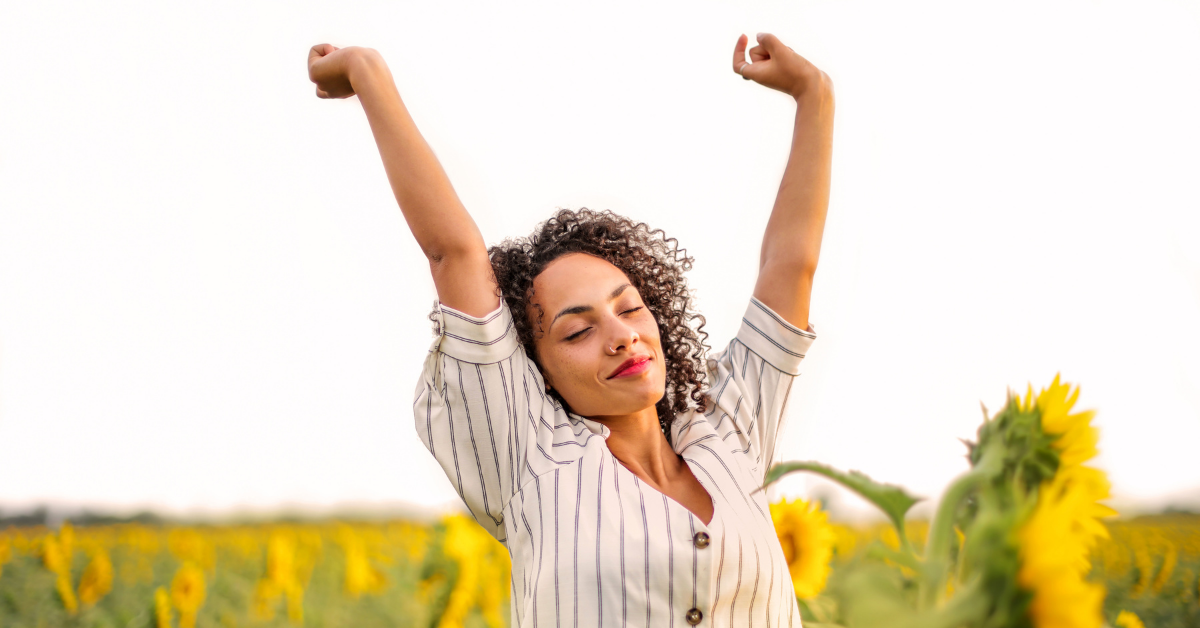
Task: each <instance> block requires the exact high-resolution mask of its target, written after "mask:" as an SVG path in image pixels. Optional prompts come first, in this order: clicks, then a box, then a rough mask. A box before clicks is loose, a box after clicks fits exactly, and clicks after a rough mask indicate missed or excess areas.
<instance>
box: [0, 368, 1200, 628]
mask: <svg viewBox="0 0 1200 628" xmlns="http://www.w3.org/2000/svg"><path fill="white" fill-rule="evenodd" d="M1077 394H1078V389H1076V390H1075V391H1074V393H1072V392H1071V391H1070V388H1069V387H1068V386H1066V385H1063V384H1060V383H1059V382H1058V380H1057V378H1056V379H1055V382H1054V383H1053V384H1052V385H1051V386H1050V387H1049V388H1047V389H1046V390H1044V391H1042V392H1041V393H1039V394H1038V395H1036V396H1035V395H1034V394H1033V391H1032V389H1031V390H1030V391H1029V393H1028V394H1027V395H1026V397H1025V399H1020V398H1017V397H1015V396H1010V399H1009V402H1008V405H1007V406H1006V407H1005V408H1004V409H1003V410H1001V411H1000V412H999V413H997V414H996V416H994V417H991V418H986V419H985V421H984V423H983V425H982V426H981V427H980V430H979V439H978V441H976V442H974V443H970V444H969V456H968V458H969V459H970V460H971V462H972V469H971V471H970V472H968V473H966V474H964V475H963V476H961V477H960V478H958V479H956V480H955V481H954V482H952V483H951V484H950V487H949V488H948V489H947V491H946V493H945V494H944V495H943V496H942V498H941V500H940V501H939V504H938V508H937V512H936V515H935V516H934V518H933V519H932V520H929V521H924V520H912V519H907V518H906V516H905V515H906V513H907V511H908V509H909V508H910V507H911V506H912V505H913V504H914V503H915V502H916V500H915V499H914V498H912V497H910V496H909V495H908V494H907V493H905V492H904V491H903V489H900V488H899V487H895V486H891V485H887V484H881V483H878V482H875V481H874V480H872V479H870V478H867V477H866V476H864V475H862V474H859V473H856V472H849V473H843V472H840V471H837V470H834V469H831V468H829V467H827V466H825V465H822V464H820V463H816V462H791V463H783V464H780V465H776V466H775V467H773V468H772V469H771V470H770V472H769V473H768V477H767V484H770V483H772V482H774V481H776V480H778V479H779V478H780V477H782V476H783V475H786V474H787V473H792V472H797V471H805V472H813V473H818V474H821V475H824V476H826V477H829V478H832V479H834V480H836V481H838V482H840V483H842V484H843V485H844V486H845V487H846V488H847V489H848V490H851V491H854V492H856V493H858V494H859V495H861V496H862V497H864V498H866V499H867V500H868V501H870V502H872V503H873V504H875V505H876V506H878V507H879V509H880V511H881V512H882V513H883V514H884V515H885V518H886V519H887V521H886V522H884V523H879V524H874V525H859V526H850V525H846V524H842V523H836V522H831V521H829V519H828V516H827V514H826V513H825V512H824V511H823V510H821V506H820V504H819V503H817V502H808V501H805V500H803V499H794V500H793V499H783V500H780V501H778V502H776V503H774V504H772V505H771V517H772V519H773V520H774V522H775V527H776V530H777V532H778V534H779V540H780V544H781V546H782V547H783V550H784V555H785V556H786V557H787V559H788V562H789V567H790V571H791V575H792V580H793V584H794V586H795V590H796V595H797V598H798V599H799V601H800V605H801V611H802V614H803V616H804V623H805V626H807V627H808V628H829V627H833V626H844V627H846V628H874V627H876V626H887V627H888V628H897V627H900V628H903V627H905V626H911V627H913V628H917V627H920V628H938V627H946V628H954V627H962V628H992V627H995V628H1002V627H1003V628H1101V627H1103V626H1110V627H1114V628H1115V627H1120V628H1142V627H1149V628H1156V627H1157V628H1188V627H1197V626H1200V515H1189V514H1165V515H1157V516H1147V517H1138V518H1132V519H1120V518H1117V517H1115V515H1116V513H1113V512H1112V511H1111V510H1110V509H1108V508H1107V507H1105V506H1103V505H1101V504H1100V503H1099V502H1100V501H1101V500H1103V499H1105V498H1107V496H1108V482H1107V479H1106V478H1105V477H1104V474H1103V473H1102V472H1100V471H1098V470H1096V469H1094V468H1092V467H1089V466H1087V465H1086V463H1087V462H1088V460H1089V459H1090V458H1091V457H1092V456H1094V455H1095V453H1096V447H1097V442H1098V434H1097V432H1096V430H1095V428H1093V427H1092V426H1091V424H1090V421H1091V418H1092V414H1093V413H1092V412H1079V413H1072V412H1071V410H1072V405H1073V403H1074V400H1075V398H1076V396H1077ZM508 561H509V557H508V553H507V551H506V550H505V549H504V548H503V547H502V546H501V545H500V544H499V543H497V542H496V541H495V540H494V539H492V538H491V537H490V536H489V535H488V534H487V533H486V532H484V531H483V529H482V528H480V527H479V526H478V525H477V524H476V523H475V522H473V521H472V520H470V519H469V518H466V517H464V516H461V515H452V516H447V517H445V518H443V519H441V520H439V521H436V522H432V523H422V522H415V521H375V522H363V521H327V522H309V523H282V522H280V523H260V524H245V525H232V524H230V525H178V524H161V525H150V524H143V523H117V524H107V525H79V526H74V525H72V524H71V523H69V522H64V523H63V524H61V525H60V526H57V527H55V528H53V529H51V528H47V527H45V526H24V527H9V528H7V529H6V530H0V628H50V627H53V628H58V627H63V628H68V627H74V626H81V627H82V626H87V627H93V626H94V627H113V628H118V627H122V628H134V627H136V628H168V627H178V628H192V627H196V626H199V627H210V626H211V627H218V626H229V627H233V626H248V627H263V628H266V627H280V628H282V627H284V626H289V627H291V626H329V627H340V626H364V627H370V626H424V627H429V628H450V627H457V626H471V627H476V628H499V627H501V626H505V625H507V623H508V617H509V572H510V567H511V566H510V564H509V562H508Z"/></svg>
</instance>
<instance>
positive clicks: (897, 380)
mask: <svg viewBox="0 0 1200 628" xmlns="http://www.w3.org/2000/svg"><path fill="white" fill-rule="evenodd" d="M468 7H469V8H468ZM3 13H4V19H3V20H0V41H4V42H5V44H6V48H7V49H8V50H9V55H8V60H7V61H6V62H5V63H3V64H0V103H2V105H0V107H2V109H0V112H2V115H0V508H6V509H8V510H12V509H14V508H18V507H22V506H24V505H28V504H32V503H37V502H53V503H61V504H86V505H91V506H93V507H95V506H100V507H112V508H132V507H139V506H154V507H160V508H165V509H172V510H189V509H190V510H193V511H196V510H204V511H221V510H225V509H233V508H255V509H262V508H270V507H274V506H277V505H280V504H284V503H290V504H293V505H308V506H311V507H314V508H315V507H322V506H330V505H333V504H337V503H342V502H359V503H374V504H384V505H386V504H393V503H397V502H408V503H413V504H421V505H425V506H445V505H447V504H454V503H457V499H458V498H457V496H456V495H455V494H454V492H453V490H452V488H451V486H450V483H449V482H448V481H447V480H446V479H445V477H444V475H443V474H442V471H441V469H440V467H438V466H437V464H436V463H435V462H434V460H433V458H432V456H430V455H429V453H428V452H427V451H426V450H425V449H424V447H423V446H422V445H421V444H420V442H419V441H418V439H417V437H416V433H415V429H414V427H413V419H412V418H411V417H412V415H411V410H410V405H411V401H412V395H413V391H414V389H415V386H416V382H417V374H418V369H419V367H420V364H421V359H422V356H423V355H424V353H425V350H426V349H427V347H428V346H429V343H430V342H431V340H432V336H431V332H430V325H429V322H428V320H427V318H426V314H427V313H428V311H429V307H430V304H431V303H432V300H433V298H434V293H433V289H432V283H431V281H430V280H429V278H428V275H427V271H426V266H425V263H424V259H423V258H422V256H421V254H420V251H419V250H418V248H417V247H416V244H415V242H414V241H413V239H412V236H411V235H410V234H409V233H408V230H407V228H406V226H405V224H404V222H403V219H402V216H401V214H400V212H399V210H398V208H397V207H396V205H395V201H394V200H393V197H392V194H391V191H390V189H389V187H388V183H387V179H386V176H385V175H384V171H383V168H382V164H381V162H380V160H379V155H378V153H377V152H376V148H375V145H374V141H373V139H372V137H371V133H370V130H369V127H368V126H367V122H366V118H365V116H364V115H363V112H362V108H361V105H360V104H359V102H358V101H357V99H348V100H345V101H327V100H320V99H318V98H316V97H315V96H314V94H313V86H312V84H311V83H310V82H309V81H308V78H307V72H306V66H305V60H306V56H307V52H308V49H309V47H311V46H312V45H314V44H317V43H323V42H328V43H333V44H335V45H338V46H343V47H344V46H350V45H361V46H368V47H372V48H375V49H377V50H379V51H380V52H381V53H382V54H383V56H384V58H385V59H386V60H387V62H388V63H389V65H390V67H391V69H392V72H393V74H394V75H395V77H396V80H397V83H398V86H399V89H400V92H401V94H402V95H403V97H404V99H405V101H406V103H407V104H408V106H409V108H410V110H411V112H412V114H413V117H414V118H415V120H416V121H417V124H418V126H419V127H420V128H421V130H422V132H423V133H424V134H425V137H426V138H427V140H428V141H429V143H430V144H431V145H432V146H433V147H434V150H435V151H436V152H437V154H438V156H439V158H440V159H441V161H442V163H443V165H444V166H445V168H446V170H447V172H448V173H449V175H450V177H451V179H452V181H453V182H454V184H455V187H456V189H457V190H458V193H459V195H460V197H461V198H462V199H463V201H464V203H465V204H466V206H467V207H468V208H469V209H470V210H471V211H472V212H473V213H474V215H475V218H476V220H477V222H478V223H479V225H480V227H481V229H482V230H483V232H484V236H485V238H486V239H487V240H488V241H489V242H495V241H498V240H500V239H502V238H503V237H505V236H508V235H523V234H526V233H528V232H529V231H530V230H531V229H532V228H533V226H534V225H535V224H536V223H537V222H538V221H540V220H542V219H544V218H546V217H547V216H548V215H549V214H550V213H551V212H552V211H553V210H554V208H556V207H573V208H578V207H584V206H586V207H591V208H596V209H603V208H607V209H612V210H615V211H617V212H620V213H624V214H628V215H630V216H634V217H636V218H639V219H643V220H646V221H648V222H650V223H651V224H652V225H654V226H661V227H663V228H665V229H666V230H667V231H668V233H669V234H670V235H673V236H675V237H677V238H678V239H679V240H680V242H681V243H683V245H684V246H686V247H687V249H688V251H689V252H690V253H691V254H693V255H694V256H695V257H696V260H697V262H696V267H695V270H694V271H693V273H692V275H691V283H692V285H693V286H694V287H695V288H696V289H697V292H698V294H699V302H700V306H701V309H702V312H703V313H704V314H705V315H706V316H707V318H708V321H709V326H708V328H707V329H708V331H710V333H712V334H713V337H714V341H716V342H715V344H716V345H717V346H720V345H723V343H724V342H726V341H727V340H728V338H729V337H731V336H732V334H733V333H734V332H735V331H736V329H737V323H738V321H739V318H740V316H741V313H742V311H743V309H744V307H745V302H746V299H747V298H748V297H749V294H750V291H751V288H752V285H753V281H754V274H755V271H756V262H757V258H758V245H759V241H760V238H761V235H762V229H763V226H764V225H765V223H766V220H767V216H768V213H769V212H770V209H771V206H772V204H773V202H774V198H775V192H776V190H777V188H778V185H779V180H780V177H781V175H782V172H783V168H784V164H785V163H786V159H787V155H788V149H789V145H790V141H791V132H792V121H793V113H794V104H793V103H792V102H791V100H790V99H788V98H787V97H786V96H784V95H783V94H780V93H778V92H774V91H771V90H768V89H767V88H764V87H762V86H759V85H757V84H754V83H750V82H745V81H743V80H741V78H740V77H738V76H737V75H736V74H734V73H733V71H732V68H731V56H732V49H733V45H734V42H735V41H736V39H737V37H738V35H739V34H741V33H746V34H747V35H749V36H750V37H751V38H753V36H754V34H755V33H756V32H759V31H767V32H773V33H775V34H776V35H778V36H779V37H780V38H781V39H782V40H783V42H784V43H785V44H787V45H789V46H791V47H792V48H793V49H795V50H796V51H797V52H799V53H800V54H801V55H804V56H805V57H806V58H808V59H809V60H811V61H812V62H813V63H815V64H816V65H817V66H818V67H820V68H822V69H823V70H825V71H826V72H827V73H828V74H829V75H830V76H831V77H832V78H833V80H834V83H835V85H836V94H837V113H836V118H835V132H834V165H833V173H834V174H833V191H832V201H831V206H830V210H829V219H828V225H827V230H826V234H825V240H824V246H823V249H822V256H821V266H820V270H819V271H818V274H817V282H816V288H815V293H814V295H813V304H812V321H813V324H814V327H815V329H816V331H817V333H818V340H817V342H816V344H815V345H814V347H813V350H812V351H811V353H810V354H809V357H808V359H807V361H806V364H805V367H804V374H803V375H802V377H801V378H800V380H799V381H798V382H797V384H796V388H795V389H794V390H793V393H792V396H791V402H790V410H789V424H788V428H787V431H786V433H785V435H784V439H785V442H784V443H783V444H782V455H783V457H784V458H785V459H817V460H822V461H825V462H828V463H830V464H833V465H835V466H838V467H841V468H857V469H861V470H863V471H865V472H867V473H869V474H871V475H873V476H875V477H877V478H879V479H882V480H886V481H890V482H895V483H901V484H904V485H905V486H907V487H909V488H910V489H911V490H912V491H914V492H916V493H919V494H921V495H925V496H935V495H936V494H937V493H938V492H939V491H940V489H941V487H942V486H944V484H945V483H946V482H947V481H949V480H950V479H951V478H952V477H953V476H954V475H955V474H957V473H959V472H961V471H962V470H964V469H965V468H966V464H965V461H964V459H963V454H964V451H965V450H964V448H963V446H962V445H961V444H960V443H959V442H958V440H957V439H958V438H959V437H962V438H970V437H972V436H973V435H974V433H975V429H976V428H977V426H978V424H979V421H980V418H981V412H980V408H979V404H980V401H983V402H984V403H985V404H986V405H987V407H988V408H989V409H990V410H992V411H995V410H997V409H998V408H999V407H1000V405H1001V403H1002V401H1003V398H1004V392H1005V389H1006V387H1013V388H1019V389H1021V390H1023V389H1024V388H1025V386H1026V383H1028V382H1032V383H1033V384H1034V386H1035V387H1042V386H1044V385H1046V384H1047V383H1049V381H1050V380H1051V379H1052V378H1053V376H1054V374H1055V373H1056V372H1058V371H1061V372H1062V374H1063V377H1064V379H1066V380H1068V381H1071V382H1076V383H1081V384H1082V386H1083V392H1082V395H1081V397H1080V404H1079V406H1080V407H1084V408H1096V409H1098V410H1099V415H1098V418H1097V419H1096V422H1097V424H1098V425H1100V426H1101V429H1102V437H1101V443H1100V444H1101V450H1102V453H1101V457H1100V458H1099V460H1098V462H1099V463H1100V464H1101V466H1103V467H1104V468H1105V469H1106V470H1108V472H1109V474H1110V477H1111V479H1112V482H1113V485H1114V492H1115V493H1116V494H1117V496H1118V498H1120V499H1122V500H1125V501H1129V500H1140V501H1141V502H1142V503H1159V504H1161V503H1166V502H1167V501H1171V500H1174V501H1179V500H1181V499H1187V498H1192V499H1200V465H1198V464H1196V462H1195V458H1194V455H1195V454H1194V451H1195V447H1196V443H1197V442H1198V441H1200V358H1197V355H1198V354H1200V330H1198V328H1197V325H1196V323H1197V322H1198V321H1200V246H1197V244H1198V242H1197V240H1198V239H1200V211H1198V209H1200V190H1198V188H1197V185H1196V182H1197V180H1196V173H1197V172H1198V171H1200V152H1198V149H1197V146H1200V123H1198V122H1197V117H1196V115H1195V112H1196V111H1200V81H1198V79H1197V77H1200V3H1198V2H1194V1H1193V2H1187V3H1183V2H1161V1H1158V2H1148V1H1144V0H1140V1H1138V2H1132V1H1130V2H1123V3H1114V2H1098V1H1090V2H1069V3H1068V2H1044V1H1038V2H1024V3H1014V2H1003V3H991V4H990V5H988V6H983V5H981V4H978V3H962V2H946V3H916V2H902V3H898V2H876V3H861V2H832V1H831V2H770V3H765V2H756V3H737V4H733V3H718V2H694V1H689V2H674V3H666V2H654V3H645V2H623V3H614V2H608V3H603V6H601V5H597V4H591V5H579V6H577V7H575V8H572V7H568V6H567V3H562V2H553V3H545V4H543V5H540V6H538V5H532V4H523V5H518V4H515V3H512V2H505V3H502V4H501V3H483V2H472V3H432V2H422V3H419V4H416V3H407V2H356V3H343V2H339V3H329V2H320V3H317V2H307V3H298V2H286V3H285V2H253V3H247V2H223V3H215V2H208V3H204V4H203V5H202V6H201V5H196V6H183V5H178V4H176V3H162V2H145V3H140V4H133V3H101V4H96V3H82V2H80V3H54V2H36V3H35V2H20V3H18V2H12V3H7V4H6V6H5V8H4V11H3ZM806 490H818V491H820V490H824V489H822V488H821V487H820V486H819V485H817V484H816V483H809V482H808V481H806V480H802V479H794V480H788V481H787V482H786V483H785V484H784V486H782V487H781V488H780V490H779V492H782V493H797V492H804V491H806ZM839 501H840V502H841V503H842V504H843V505H844V506H846V507H847V508H854V507H856V502H855V499H854V498H849V497H847V498H845V499H844V501H842V500H839Z"/></svg>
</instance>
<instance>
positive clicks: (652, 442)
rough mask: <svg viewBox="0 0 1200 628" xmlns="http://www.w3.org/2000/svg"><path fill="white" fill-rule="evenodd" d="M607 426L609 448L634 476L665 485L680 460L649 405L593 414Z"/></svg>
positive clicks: (676, 470) (671, 478)
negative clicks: (623, 411)
mask: <svg viewBox="0 0 1200 628" xmlns="http://www.w3.org/2000/svg"><path fill="white" fill-rule="evenodd" d="M594 418H595V419H596V420H599V421H601V422H602V423H604V425H605V426H606V427H608V429H609V435H608V439H607V440H606V441H605V442H606V443H607V444H608V449H609V451H611V452H612V454H613V456H615V457H616V458H617V460H619V461H620V462H621V464H623V465H625V467H626V468H628V469H629V470H630V471H633V472H634V474H635V475H637V476H638V477H640V478H642V479H644V480H646V481H648V482H650V483H651V484H655V485H656V487H655V488H657V487H660V486H666V485H667V484H669V483H670V482H671V480H673V479H674V478H675V476H676V475H677V474H678V473H679V472H680V470H681V469H682V465H683V460H682V459H680V457H679V454H676V453H675V450H674V449H671V445H670V444H669V443H667V437H666V436H665V435H664V434H663V432H662V427H661V426H660V425H659V423H658V411H657V409H656V408H655V407H654V406H650V407H648V408H645V409H643V410H640V411H638V412H635V413H633V414H627V415H617V416H600V417H594Z"/></svg>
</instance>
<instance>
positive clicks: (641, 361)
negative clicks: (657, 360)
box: [608, 355, 653, 379]
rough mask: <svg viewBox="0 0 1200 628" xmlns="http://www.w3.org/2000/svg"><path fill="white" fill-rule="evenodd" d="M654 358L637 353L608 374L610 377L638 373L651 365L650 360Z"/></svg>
mask: <svg viewBox="0 0 1200 628" xmlns="http://www.w3.org/2000/svg"><path fill="white" fill-rule="evenodd" d="M652 359H653V358H651V357H650V356H648V355H635V356H633V357H632V358H629V359H628V360H625V361H624V362H622V363H621V366H618V367H617V370H615V371H613V372H612V373H611V374H610V375H609V376H608V379H614V378H617V377H626V376H629V375H637V374H638V373H641V372H642V371H645V370H646V369H647V368H649V367H650V360H652Z"/></svg>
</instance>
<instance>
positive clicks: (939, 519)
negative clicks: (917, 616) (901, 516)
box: [917, 448, 1001, 611]
mask: <svg viewBox="0 0 1200 628" xmlns="http://www.w3.org/2000/svg"><path fill="white" fill-rule="evenodd" d="M1000 460H1001V457H1000V456H999V454H997V451H996V449H995V448H991V449H989V450H988V451H986V452H984V455H983V457H982V458H981V459H980V461H979V464H977V465H975V468H974V469H972V470H970V471H968V472H967V473H965V474H963V475H961V476H959V478H958V479H957V480H955V481H954V482H953V483H951V484H950V486H949V487H947V488H946V492H945V493H944V494H943V495H942V500H941V502H939V503H938V508H937V513H936V514H935V515H934V517H933V522H932V523H930V525H929V541H928V543H927V544H926V545H925V569H924V570H923V572H922V578H921V585H920V589H919V592H918V595H917V608H918V609H919V610H922V611H925V610H929V609H930V608H933V606H934V603H935V602H936V601H937V598H938V594H939V593H940V592H941V590H942V588H943V587H944V586H945V584H946V577H947V570H948V569H947V568H948V566H949V565H948V564H947V563H948V562H949V558H950V540H951V539H952V538H954V520H955V517H956V516H957V514H958V508H959V506H961V505H962V502H963V501H964V500H966V499H967V497H969V496H970V495H971V493H972V492H974V491H975V489H976V488H978V487H979V485H980V484H983V483H984V482H985V481H986V480H987V479H988V478H989V477H991V476H992V475H994V474H995V472H996V470H995V469H994V468H993V467H995V466H997V465H998V464H999V462H1000Z"/></svg>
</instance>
